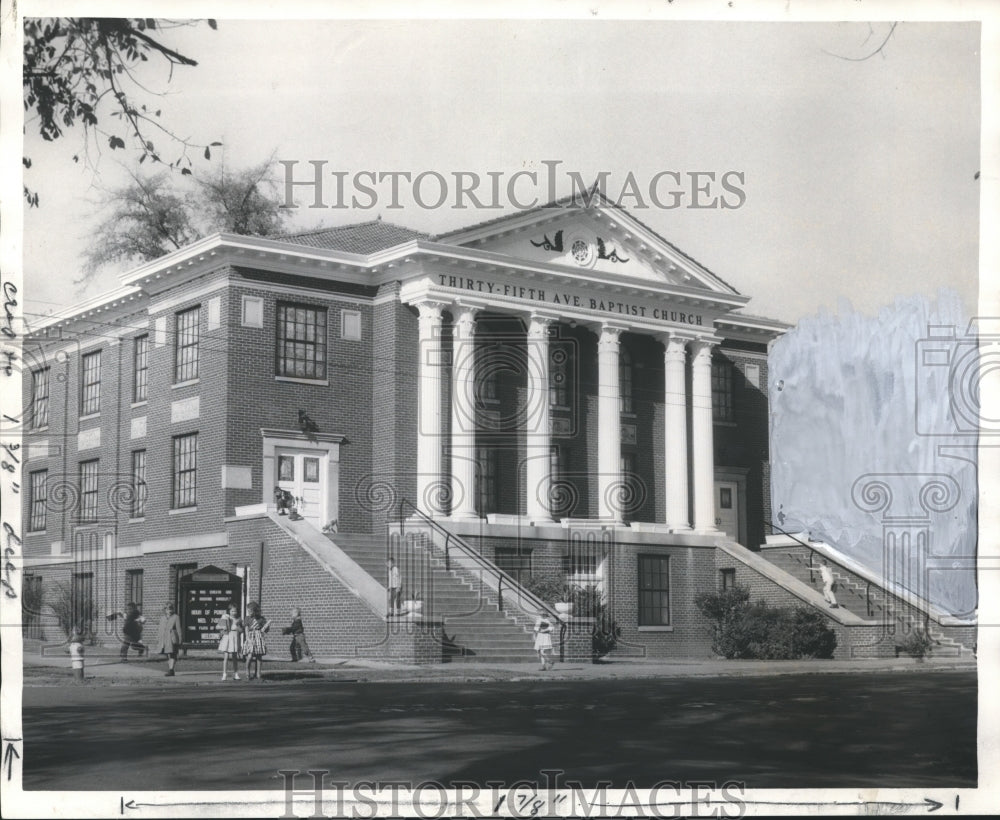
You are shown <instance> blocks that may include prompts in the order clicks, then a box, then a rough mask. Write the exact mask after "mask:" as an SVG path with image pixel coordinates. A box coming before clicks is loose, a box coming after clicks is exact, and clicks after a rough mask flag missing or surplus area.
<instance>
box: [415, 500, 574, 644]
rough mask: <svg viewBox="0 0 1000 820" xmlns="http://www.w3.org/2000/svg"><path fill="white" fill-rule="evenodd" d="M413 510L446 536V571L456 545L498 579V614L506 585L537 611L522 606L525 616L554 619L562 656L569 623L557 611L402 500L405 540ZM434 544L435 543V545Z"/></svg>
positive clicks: (429, 525) (423, 520)
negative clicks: (538, 615)
mask: <svg viewBox="0 0 1000 820" xmlns="http://www.w3.org/2000/svg"><path fill="white" fill-rule="evenodd" d="M406 510H409V511H410V516H409V517H410V518H414V517H415V518H417V519H419V520H420V522H421V523H422V524H425V525H427V526H428V527H430V528H431V529H432V530H433V531H434V532H436V533H438V534H439V535H441V536H443V537H444V553H445V569H446V570H447V571H449V572H450V571H451V548H452V547H453V546H454V547H455V548H456V549H457V550H458V551H459V552H460V553H461V555H462V556H463V557H465V558H468V559H471V560H472V561H473V562H474V564H475V565H476V567H477V568H478V569H479V570H480V571H481V572H486V573H488V574H489V575H491V576H493V577H494V578H495V579H496V588H497V610H498V611H499V612H503V611H504V595H503V591H504V586H506V587H507V589H508V590H509V591H511V592H515V593H516V594H517V595H516V600H518V601H521V602H527V603H528V604H529V605H530V606H532V607H534V608H535V610H536V611H535V612H530V611H528V610H526V609H525V607H524V606H523V605H522V606H519V607H518V608H519V609H520V610H521V611H522V612H524V613H525V614H526V615H537V614H539V613H541V612H544V613H546V614H547V615H549V616H550V617H551V618H552V619H553V623H559V624H561V625H562V629H561V630H560V634H559V644H560V654H561V653H562V645H563V643H564V638H565V634H566V624H565V622H564V621H563V620H562V618H560V617H559V615H558V614H556V611H555V610H554V609H553V608H552V607H551V606H549V604H547V603H545V602H544V601H543V600H542V599H541V598H539V597H537V596H536V595H535V594H534V593H532V592H529V591H528V590H527V589H525V588H524V587H522V586H521V585H520V584H519V583H518V582H517V581H516V580H515V579H514V578H513V577H511V576H510V575H508V574H507V573H506V572H504V571H503V570H502V569H500V567H498V566H497V565H496V564H494V563H493V562H492V561H489V560H487V559H486V558H483V556H482V555H480V554H479V553H478V552H477V551H476V550H475V549H473V548H472V547H471V546H470V545H469V544H467V543H465V541H463V540H462V539H461V538H459V537H458V536H457V535H455V534H453V533H452V532H449V531H448V530H447V529H445V528H444V527H442V526H441V524H439V523H438V522H437V521H435V520H434V519H433V518H431V517H430V516H429V515H427V514H426V513H424V512H422V511H421V510H419V509H417V508H416V507H415V506H414V505H413V504H412V503H411V502H410V501H408V500H407V499H405V498H403V499H401V500H400V502H399V518H398V521H399V535H400V537H401V538H402V536H403V531H404V527H405V525H406V521H407V516H406V513H405V511H406ZM432 543H433V542H432Z"/></svg>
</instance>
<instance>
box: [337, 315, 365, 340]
mask: <svg viewBox="0 0 1000 820" xmlns="http://www.w3.org/2000/svg"><path fill="white" fill-rule="evenodd" d="M340 338H341V339H352V340H355V341H357V340H358V339H360V338H361V311H359V310H342V311H340Z"/></svg>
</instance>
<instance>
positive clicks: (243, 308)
mask: <svg viewBox="0 0 1000 820" xmlns="http://www.w3.org/2000/svg"><path fill="white" fill-rule="evenodd" d="M251 304H253V305H256V306H257V309H259V310H260V321H259V322H256V321H253V322H251V321H248V320H247V305H251ZM240 327H249V328H253V329H255V330H263V328H264V297H263V296H252V295H250V294H249V293H242V294H240Z"/></svg>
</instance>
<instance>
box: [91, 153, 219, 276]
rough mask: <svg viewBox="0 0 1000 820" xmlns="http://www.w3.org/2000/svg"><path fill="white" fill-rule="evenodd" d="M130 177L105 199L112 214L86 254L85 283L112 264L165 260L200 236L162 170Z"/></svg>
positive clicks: (182, 198) (99, 227)
mask: <svg viewBox="0 0 1000 820" xmlns="http://www.w3.org/2000/svg"><path fill="white" fill-rule="evenodd" d="M131 177H132V182H130V183H129V184H127V185H124V186H122V187H121V188H118V189H115V190H114V191H112V192H111V193H110V194H109V195H108V197H107V198H106V200H105V204H106V205H108V206H110V207H111V210H110V212H109V213H108V215H107V216H106V217H105V218H104V219H103V220H102V221H101V222H100V224H99V225H98V226H97V230H96V232H95V233H94V236H93V239H92V240H91V243H90V246H89V247H88V249H87V251H86V254H85V259H86V263H85V271H86V273H85V275H84V279H86V278H87V276H88V275H90V274H92V273H94V272H96V271H97V270H99V269H100V268H103V267H105V266H106V265H109V264H112V263H114V262H119V261H135V260H148V259H156V258H158V257H160V256H165V255H166V254H168V253H170V252H171V251H175V250H177V249H178V248H181V247H183V246H184V245H187V244H188V243H190V242H193V241H194V240H196V239H198V238H199V236H200V233H199V232H198V230H197V229H196V228H195V227H194V225H193V224H192V221H191V214H190V212H189V205H188V202H187V200H186V199H185V198H184V197H182V196H181V195H180V194H179V193H178V192H176V191H175V190H173V188H172V186H171V180H170V176H169V174H168V173H167V172H165V171H164V172H161V173H159V174H155V175H153V176H145V177H144V176H140V175H138V174H131Z"/></svg>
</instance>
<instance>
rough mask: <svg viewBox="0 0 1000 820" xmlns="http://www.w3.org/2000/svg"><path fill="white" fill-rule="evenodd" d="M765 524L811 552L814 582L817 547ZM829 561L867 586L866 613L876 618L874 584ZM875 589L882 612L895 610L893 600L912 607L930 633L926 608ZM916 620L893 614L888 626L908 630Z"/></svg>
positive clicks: (811, 575)
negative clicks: (879, 595)
mask: <svg viewBox="0 0 1000 820" xmlns="http://www.w3.org/2000/svg"><path fill="white" fill-rule="evenodd" d="M764 523H765V524H766V525H767V526H768V527H770V528H771V530H772V531H776V532H780V533H781V534H782V535H784V536H787V537H788V538H791V539H792V540H793V541H795V542H796V543H797V544H801V545H802V546H803V547H805V548H806V549H808V550H809V580H810V581H813V557H814V556H815V554H816V546H815V545H814V544H810V543H808V542H806V541H803V540H802V539H801V538H798V537H797V536H795V535H793V534H792V533H790V532H788V531H787V530H783V529H782V528H781V527H779V526H777V525H776V524H775V523H774V522H772V521H768V520H767V519H764ZM827 560H828V561H830V563H832V564H833V565H834V566H836V567H837V568H838V569H840V570H841V571H843V572H847V573H849V574H850V576H851V577H850V578H849V579H848V580H849V581H850V582H851V583H853V584H856V585H858V586H860V584H861V582H864V584H865V611H866V612H867V614H868V617H869V618H872V617H874V616H875V608H874V605H873V602H872V587H873V584H872V582H871V581H870V580H869V579H867V578H865V577H864V576H860V575H858V574H857V573H856V572H854V571H853V570H852V569H851V568H850V567H847V566H844V565H843V564H841V563H840V562H839V561H837V560H836V559H834V558H830V557H829V556H827ZM874 587H875V588H876V589H877V590H878V592H879V593H881V596H882V611H883V613H884V614H889V612H890V610H891V609H895V607H890V606H889V604H890V600H889V599H892V600H893V601H895V602H898V604H903V605H904V606H907V607H910V608H911V609H915V610H916V611H917V612H918V613H919V614H920V616H922V619H923V622H924V631H925V632H926V631H928V629H929V628H930V620H931V616H930V613H929V612H928V611H927V610H926V609H924V607H922V606H919V605H917V604H915V603H914V602H912V601H907V600H906V598H905V597H904V596H903V595H900V594H899V593H896V592H893V591H892V590H890V589H888V588H887V587H886V586H885V585H881V584H875V585H874ZM915 620H917V619H915V618H913V617H912V616H911V617H910V618H907V617H906V616H905V615H902V614H899V613H898V612H893V615H892V621H893V622H892V623H891V624H888V626H889V627H890V628H891V629H893V630H894V629H895V626H896V624H897V623H898V624H899V625H900V626H901V627H903V629H904V630H906V629H908V628H909V627H910V626H912V623H913V621H915Z"/></svg>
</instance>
